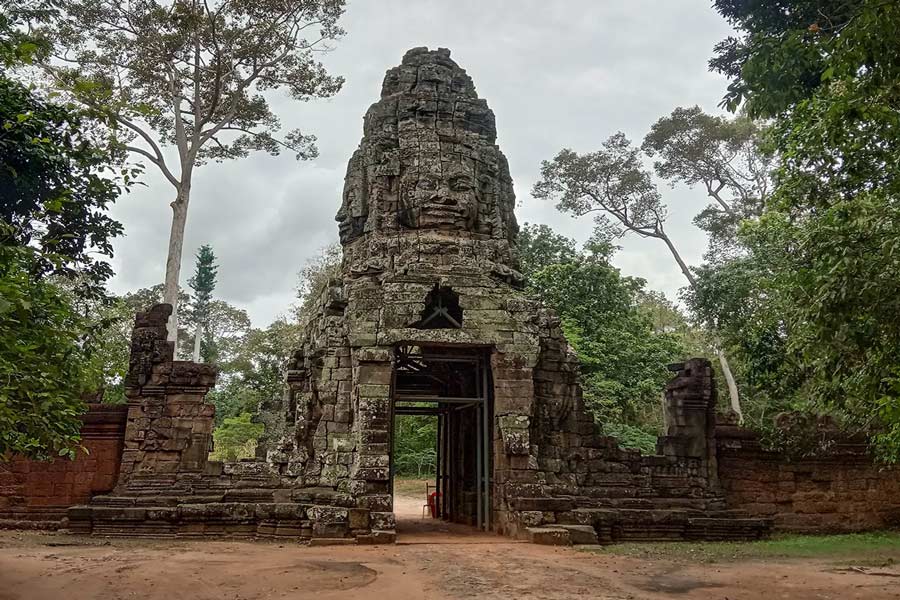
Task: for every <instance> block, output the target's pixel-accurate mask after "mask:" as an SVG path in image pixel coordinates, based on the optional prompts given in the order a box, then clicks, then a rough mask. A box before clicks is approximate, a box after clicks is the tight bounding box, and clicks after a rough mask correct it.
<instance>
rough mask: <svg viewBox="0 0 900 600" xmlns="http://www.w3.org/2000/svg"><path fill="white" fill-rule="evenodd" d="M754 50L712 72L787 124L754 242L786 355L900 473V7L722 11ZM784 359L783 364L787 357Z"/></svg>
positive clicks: (778, 129) (731, 48) (731, 52)
mask: <svg viewBox="0 0 900 600" xmlns="http://www.w3.org/2000/svg"><path fill="white" fill-rule="evenodd" d="M716 6H717V8H718V9H719V11H720V12H721V13H722V14H723V15H724V16H725V17H726V18H728V19H729V20H730V21H731V22H732V24H734V25H735V27H736V28H737V30H738V32H739V34H740V37H736V38H731V39H729V40H726V41H725V42H723V43H722V44H720V45H719V46H718V47H717V56H716V58H714V59H713V61H712V63H711V64H712V66H713V67H714V68H716V69H718V70H719V71H721V72H723V73H725V74H726V75H728V76H729V77H730V78H731V79H732V82H731V85H730V86H729V92H728V95H727V96H726V100H725V101H726V103H727V104H728V105H729V106H731V107H732V108H734V107H736V106H737V105H738V104H740V103H743V104H744V105H745V107H746V110H747V111H748V112H749V113H750V114H751V115H760V116H764V117H770V118H772V119H773V126H772V132H773V134H772V136H773V143H774V145H775V148H776V149H777V150H778V152H779V154H780V157H781V164H780V168H779V169H778V172H777V177H776V180H777V186H776V188H775V190H774V193H773V194H772V197H771V199H770V201H769V202H768V203H767V205H766V210H765V212H764V214H763V216H762V218H761V219H760V220H759V222H758V223H750V224H747V225H745V228H744V231H743V232H742V234H741V235H742V238H743V240H744V241H745V244H746V245H747V247H748V248H749V249H750V252H751V253H752V255H753V260H754V262H755V265H754V267H753V270H754V272H755V273H756V274H757V275H758V277H757V281H758V283H757V290H758V296H759V297H760V298H762V299H763V300H764V302H765V305H766V310H768V311H771V312H773V313H774V314H775V315H777V317H776V318H777V320H778V321H780V326H779V327H777V328H771V329H772V331H774V332H777V334H778V339H777V342H778V343H777V352H776V353H775V356H773V358H776V357H777V354H778V353H781V352H783V354H784V355H785V356H787V357H789V359H790V360H792V361H793V362H794V363H795V364H798V365H800V367H801V368H800V377H801V378H802V391H803V395H804V396H805V397H806V398H807V399H808V402H809V403H812V404H813V405H814V406H821V407H823V408H825V409H828V410H831V411H838V412H840V413H841V414H842V415H843V416H844V417H845V419H846V421H847V422H848V423H849V424H851V425H852V426H854V427H863V426H872V427H874V431H875V434H874V436H873V439H874V441H875V442H876V444H877V446H878V449H879V452H880V455H881V456H882V457H883V458H885V459H886V460H889V461H897V460H900V443H898V442H900V436H898V435H897V434H896V431H897V429H898V423H900V414H897V411H895V410H894V409H893V407H894V406H895V403H896V402H897V399H898V398H900V392H898V390H897V388H896V387H895V386H894V385H893V384H892V381H893V378H894V377H895V375H896V372H897V368H898V365H900V324H898V320H897V318H896V315H897V311H898V308H900V306H898V302H900V300H898V292H900V290H898V286H900V284H898V281H900V254H898V248H900V218H898V216H897V215H898V214H900V211H898V208H900V163H898V162H897V152H898V151H897V148H898V147H900V113H898V111H897V106H900V88H898V86H897V83H896V82H897V81H898V80H900V46H898V44H897V43H896V39H897V37H896V32H897V29H898V27H900V5H898V4H897V3H896V2H885V1H881V0H861V1H858V2H837V1H832V2H805V1H794V2H788V3H782V4H779V5H778V6H776V5H768V4H765V3H745V2H737V1H732V0H721V1H719V2H716ZM782 348H783V351H782Z"/></svg>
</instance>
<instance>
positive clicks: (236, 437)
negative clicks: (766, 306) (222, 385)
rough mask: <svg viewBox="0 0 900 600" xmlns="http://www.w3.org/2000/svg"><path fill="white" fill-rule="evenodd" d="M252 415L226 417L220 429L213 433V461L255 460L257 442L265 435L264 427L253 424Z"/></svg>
mask: <svg viewBox="0 0 900 600" xmlns="http://www.w3.org/2000/svg"><path fill="white" fill-rule="evenodd" d="M252 417H253V416H252V415H251V414H250V413H246V412H245V413H241V414H239V415H238V416H236V417H226V418H225V419H224V421H223V422H222V425H221V426H220V427H217V428H216V430H215V431H214V432H213V444H214V448H215V450H214V452H213V454H212V456H211V458H213V460H224V461H235V460H240V459H242V458H253V455H254V452H255V450H256V441H257V440H258V439H259V436H261V435H262V434H263V429H264V426H263V425H262V424H261V423H253V422H252V420H251V419H252Z"/></svg>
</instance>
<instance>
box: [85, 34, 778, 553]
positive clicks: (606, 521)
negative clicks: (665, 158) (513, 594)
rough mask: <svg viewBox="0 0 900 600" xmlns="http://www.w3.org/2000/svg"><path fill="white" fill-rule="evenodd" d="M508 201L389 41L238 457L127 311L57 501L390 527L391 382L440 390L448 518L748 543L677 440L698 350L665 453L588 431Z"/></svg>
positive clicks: (465, 87) (176, 518) (282, 522)
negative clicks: (322, 260) (329, 266)
mask: <svg viewBox="0 0 900 600" xmlns="http://www.w3.org/2000/svg"><path fill="white" fill-rule="evenodd" d="M514 205H515V195H514V193H513V186H512V181H511V179H510V175H509V167H508V166H507V162H506V158H505V157H504V156H503V154H502V152H501V151H500V149H499V148H498V147H497V145H496V125H495V121H494V115H493V113H492V112H491V110H490V108H488V105H487V103H486V102H485V101H484V100H483V99H481V98H479V97H478V95H477V94H476V92H475V87H474V85H473V84H472V80H471V78H470V77H469V76H468V75H467V74H466V72H465V71H464V70H463V69H461V68H460V67H459V66H458V65H457V64H456V63H455V62H453V60H451V58H450V52H449V51H448V50H445V49H438V50H434V51H432V50H428V49H427V48H414V49H412V50H410V51H409V52H407V53H406V55H405V56H404V57H403V61H402V63H401V64H400V66H398V67H396V68H393V69H390V70H389V71H388V72H387V74H386V76H385V79H384V84H383V87H382V92H381V98H380V99H379V100H378V102H376V103H375V104H373V105H372V106H371V108H369V110H368V112H367V113H366V116H365V120H364V126H363V137H362V141H361V142H360V145H359V148H358V149H357V150H356V152H355V153H354V154H353V156H352V158H351V159H350V162H349V165H348V168H347V175H346V181H345V187H344V193H343V198H342V201H341V206H340V209H339V211H338V214H337V221H338V223H339V226H338V227H339V233H340V238H341V242H342V245H343V255H344V256H343V261H342V265H341V269H340V273H339V274H338V276H337V277H335V278H334V279H333V280H331V281H329V283H328V285H327V286H326V287H325V289H323V290H322V292H321V294H320V296H319V297H318V298H317V311H316V312H315V313H314V315H313V316H312V318H311V319H310V320H309V322H308V323H306V324H305V327H304V337H303V340H302V343H301V344H300V347H299V348H298V349H297V351H296V352H295V353H294V356H293V359H292V361H291V363H290V365H289V370H288V374H287V387H288V390H287V393H286V394H285V395H284V397H282V398H275V399H272V400H271V401H269V402H267V403H266V404H265V405H264V406H262V407H261V420H262V421H263V422H264V423H265V425H266V434H265V438H264V439H263V440H261V442H260V445H259V448H258V455H257V460H256V461H255V462H240V463H228V464H224V465H222V464H220V463H212V462H209V461H208V460H207V459H206V454H205V450H206V442H207V441H208V439H209V434H210V431H211V427H212V422H213V411H212V406H211V405H209V404H208V403H206V402H205V401H204V396H205V394H206V392H207V391H208V389H209V387H210V386H211V385H212V384H213V382H214V379H215V371H214V370H213V369H211V368H210V367H208V366H205V365H197V364H194V363H180V362H174V361H172V356H171V346H170V345H166V342H165V338H166V335H165V333H166V332H165V321H166V317H167V316H168V313H167V312H166V310H170V309H167V308H166V307H157V308H155V309H153V310H152V311H151V312H150V313H148V314H146V315H143V316H141V317H139V319H138V322H137V323H136V330H135V341H134V345H133V352H132V362H131V367H132V371H131V373H130V374H129V380H128V382H129V383H128V388H129V392H128V395H129V401H130V403H129V413H128V423H127V426H126V432H125V450H124V452H123V457H122V468H121V473H120V477H119V485H118V486H117V488H116V490H115V494H116V495H115V496H114V497H110V498H107V499H105V500H102V501H101V499H100V498H95V499H94V501H93V502H92V504H91V506H89V507H76V508H73V509H72V510H70V512H69V518H70V522H71V524H72V527H73V528H74V529H75V530H79V531H86V532H90V531H93V532H95V533H109V532H112V533H118V532H122V531H131V530H134V528H135V527H139V528H143V529H142V531H147V532H152V533H157V534H160V533H161V534H167V535H168V534H177V535H182V534H184V535H189V534H198V533H200V534H203V535H214V534H216V532H221V531H234V532H242V533H244V534H248V535H250V534H252V535H288V536H297V537H302V538H310V537H318V538H354V539H355V540H356V541H357V542H360V543H380V542H387V541H392V540H393V539H394V535H395V534H394V526H395V524H394V514H393V512H392V508H393V507H392V495H391V489H390V481H391V468H390V467H391V433H392V418H393V415H394V411H395V409H396V404H397V399H398V396H399V395H402V394H398V393H397V390H398V389H402V390H405V393H406V395H407V396H408V397H417V394H421V393H427V394H432V396H426V397H427V398H429V399H430V400H432V401H433V398H434V397H435V394H436V395H442V396H443V397H445V398H447V401H446V402H445V401H440V402H434V404H437V405H438V408H437V410H438V411H441V418H442V419H445V420H444V421H443V422H444V423H445V424H446V423H447V421H446V419H447V418H449V417H448V416H447V415H451V414H452V415H454V416H453V419H455V420H454V421H452V422H451V425H453V426H447V427H446V431H447V433H446V435H445V436H443V437H442V440H443V441H444V443H445V445H446V446H447V452H448V454H451V455H452V456H453V459H452V460H447V461H445V462H444V463H443V464H444V465H445V466H447V467H448V469H449V470H450V471H452V472H453V478H454V480H455V481H456V483H455V484H454V485H453V487H452V489H454V490H456V491H455V492H454V493H452V494H448V495H449V496H452V498H450V499H448V500H447V502H448V503H450V504H451V506H453V507H454V510H455V511H456V512H455V515H459V516H460V517H461V520H464V521H466V520H467V521H469V522H475V520H476V518H477V516H478V515H480V514H482V513H487V516H488V520H489V521H490V525H491V527H492V528H493V529H494V530H495V531H498V532H501V533H507V534H512V535H523V536H526V535H527V536H530V537H532V539H536V540H538V539H554V540H555V539H561V537H565V538H566V539H576V538H577V539H580V540H585V539H587V540H596V539H597V538H598V536H599V538H600V539H612V538H613V537H624V538H628V537H629V536H631V537H632V538H642V537H643V538H648V537H653V536H657V538H659V537H691V536H695V537H702V536H704V535H708V536H712V537H717V538H722V537H737V538H745V537H755V536H758V535H760V533H761V532H762V531H764V530H765V528H766V526H767V522H766V521H765V520H764V519H749V520H743V521H741V522H739V523H738V522H734V520H733V518H732V517H733V516H734V515H725V514H721V513H718V512H717V511H719V509H722V508H724V501H723V499H722V497H721V493H720V490H719V488H718V486H717V485H716V482H715V477H714V472H713V469H712V468H711V466H712V465H714V456H713V452H714V444H712V443H711V441H710V438H709V437H704V438H703V439H702V440H699V441H698V440H693V439H691V440H688V439H685V437H686V436H687V437H690V436H691V435H692V434H693V433H696V432H707V433H708V432H709V431H710V430H709V425H710V423H709V421H708V415H709V414H710V410H711V404H710V402H711V398H713V396H712V395H711V393H710V389H711V388H710V384H709V382H708V381H707V379H705V378H706V377H707V376H708V375H709V368H708V363H704V364H699V363H697V364H694V363H691V364H690V365H689V366H690V369H685V371H684V372H680V374H679V377H680V380H679V382H677V383H674V384H673V385H672V386H670V389H669V394H670V399H669V403H668V404H669V406H670V409H671V412H672V414H674V415H677V416H678V418H679V419H680V420H679V421H677V422H676V423H675V424H673V425H672V427H670V429H669V432H668V433H669V436H668V437H667V438H666V440H665V444H664V445H663V446H661V447H662V449H663V450H664V451H665V454H664V455H660V456H640V454H639V453H638V452H636V451H632V450H624V449H622V448H620V447H619V446H618V444H617V442H616V441H615V440H613V439H611V438H607V437H603V436H601V435H598V433H597V431H596V427H595V424H594V422H593V420H592V418H591V417H590V415H589V414H588V413H587V411H586V410H585V407H584V402H583V399H582V396H581V388H580V386H579V384H578V361H577V358H576V356H575V355H574V353H573V352H572V351H571V349H570V348H569V346H568V344H567V342H566V340H565V337H564V335H563V332H562V329H561V327H560V322H559V319H558V318H557V317H556V316H555V315H553V314H552V312H551V311H548V310H546V309H544V308H542V307H541V306H539V305H538V303H537V302H536V301H534V300H533V299H531V298H529V297H528V296H527V295H526V294H525V293H524V292H523V291H522V289H521V287H522V276H521V274H520V273H519V271H518V260H517V256H516V250H515V239H516V233H517V225H516V220H515V217H514V215H513V208H514ZM459 364H465V365H467V366H464V367H461V366H458V365H459ZM688 370H689V371H690V372H689V373H688ZM435 382H438V383H435ZM401 384H402V385H401ZM403 386H405V387H403ZM438 388H439V389H440V390H443V391H442V392H440V393H437V392H434V390H436V389H438ZM423 390H424V392H423ZM473 396H477V398H478V404H477V406H478V409H475V408H474V406H475V404H474V403H472V402H470V399H472V398H473ZM418 397H421V396H418ZM482 399H484V401H482ZM407 401H408V400H407ZM453 402H458V404H454V403H453ZM451 408H452V411H451ZM457 408H459V409H461V410H457ZM485 424H486V425H485ZM479 431H480V432H481V433H480V434H479V435H478V436H477V439H478V440H480V442H476V432H479ZM704 435H705V434H704ZM476 447H477V448H479V449H480V451H479V453H478V454H477V455H476V452H475V448H476ZM445 458H446V457H445ZM476 465H480V466H476ZM485 468H486V469H487V470H486V471H485V472H484V474H485V476H481V475H480V473H482V472H483V470H484V469H485ZM476 486H477V487H478V489H479V490H482V491H484V490H485V489H487V490H488V492H487V493H485V494H483V495H482V494H481V493H480V492H479V493H478V494H477V498H476V492H475V488H476ZM457 492H458V493H457ZM486 497H487V498H489V501H485V498H486ZM476 505H477V506H478V507H480V508H479V509H478V510H477V511H476ZM122 507H129V508H122ZM457 509H458V510H457ZM550 525H553V526H554V527H557V529H554V530H552V531H548V530H547V527H548V526H550ZM542 527H543V528H544V530H541V528H542ZM567 528H569V529H567ZM572 536H575V537H572ZM578 536H581V537H578ZM654 539H656V538H654Z"/></svg>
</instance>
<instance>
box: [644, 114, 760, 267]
mask: <svg viewBox="0 0 900 600" xmlns="http://www.w3.org/2000/svg"><path fill="white" fill-rule="evenodd" d="M766 142H767V140H766V132H765V130H764V129H762V128H760V127H759V125H757V124H756V123H754V122H753V121H751V120H750V119H749V118H747V117H745V116H739V117H737V118H734V119H728V118H726V117H721V116H714V115H709V114H706V113H704V112H703V111H702V110H701V109H700V107H698V106H693V107H691V108H681V107H679V108H676V109H675V110H673V111H672V114H671V115H669V116H666V117H662V118H661V119H659V120H658V121H657V122H656V123H654V124H653V126H652V127H651V128H650V132H649V133H648V134H647V136H646V137H645V138H644V142H643V144H642V145H641V149H642V150H643V152H644V154H646V155H647V156H649V157H651V158H655V159H656V160H655V161H654V164H653V167H654V170H655V171H656V174H657V175H658V176H659V177H660V178H661V179H663V180H665V181H667V182H669V183H670V184H671V185H672V186H675V185H676V184H684V185H686V186H688V187H689V188H694V187H695V186H702V188H703V190H704V191H705V192H706V195H707V196H708V197H709V198H711V199H712V200H713V201H714V202H713V203H712V204H711V205H709V206H707V207H706V208H705V209H704V210H703V211H701V212H700V213H699V214H698V215H697V216H696V217H695V218H694V224H695V225H697V226H698V227H700V228H701V229H703V230H704V231H706V232H707V233H708V234H709V238H710V242H709V248H708V250H707V252H706V259H707V260H708V261H710V262H719V263H720V262H722V261H724V260H727V259H729V258H731V257H733V256H735V255H737V254H741V253H742V248H741V244H740V242H739V240H738V239H737V229H738V225H739V224H740V223H741V221H743V220H745V219H754V218H759V216H760V214H762V210H763V206H765V202H766V199H767V198H768V196H769V193H770V191H771V187H772V182H771V173H772V168H773V162H774V157H773V154H772V153H771V152H770V151H769V150H768V148H767V147H766Z"/></svg>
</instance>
